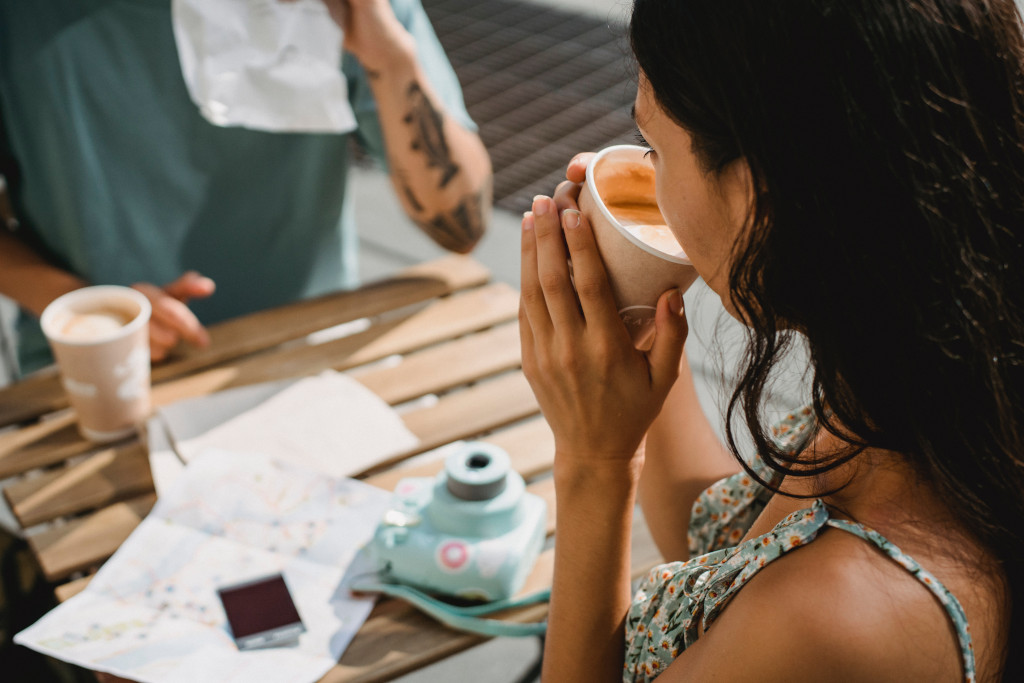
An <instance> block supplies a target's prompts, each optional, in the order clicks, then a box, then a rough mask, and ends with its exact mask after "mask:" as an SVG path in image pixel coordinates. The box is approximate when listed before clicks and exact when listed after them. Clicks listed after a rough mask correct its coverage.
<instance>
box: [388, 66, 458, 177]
mask: <svg viewBox="0 0 1024 683" xmlns="http://www.w3.org/2000/svg"><path fill="white" fill-rule="evenodd" d="M407 95H408V97H409V113H408V114H406V115H405V118H404V119H402V120H403V121H405V123H407V124H409V125H410V126H412V127H413V139H412V148H413V149H414V150H416V151H421V152H423V153H424V154H425V155H426V157H427V166H428V167H429V168H439V169H440V170H441V184H440V185H439V187H445V186H446V185H447V184H448V183H449V182H451V179H452V178H454V177H455V175H456V174H457V173H458V172H459V166H458V164H456V163H455V162H454V161H452V155H451V151H450V150H449V149H448V141H447V140H445V137H444V119H443V118H442V117H441V112H439V111H438V110H437V109H435V108H434V105H433V104H432V103H431V102H430V100H429V99H428V98H427V95H426V93H424V92H423V90H422V88H420V86H419V84H418V83H412V84H411V85H410V86H409V89H408V91H407Z"/></svg>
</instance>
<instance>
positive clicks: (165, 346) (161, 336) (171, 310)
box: [132, 270, 216, 362]
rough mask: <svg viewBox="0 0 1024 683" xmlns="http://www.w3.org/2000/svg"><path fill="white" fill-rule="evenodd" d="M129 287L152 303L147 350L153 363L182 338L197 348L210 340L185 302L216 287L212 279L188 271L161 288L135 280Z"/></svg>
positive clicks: (198, 297) (202, 297)
mask: <svg viewBox="0 0 1024 683" xmlns="http://www.w3.org/2000/svg"><path fill="white" fill-rule="evenodd" d="M132 288H133V289H136V290H138V291H140V292H142V293H143V294H145V295H146V298H147V299H149V303H150V304H152V306H153V314H152V316H151V317H150V320H149V352H150V358H151V359H152V360H153V361H154V362H156V361H161V360H163V359H165V358H166V357H167V354H168V353H170V351H171V350H172V349H173V348H174V347H175V346H177V345H178V343H179V342H181V341H185V342H188V343H189V344H192V345H193V346H198V347H204V346H206V345H208V344H209V343H210V335H209V334H208V333H207V331H206V328H205V327H203V326H202V324H201V323H200V322H199V319H198V318H196V316H195V314H194V313H193V312H192V311H191V310H189V307H188V302H189V301H191V300H192V299H205V298H206V297H208V296H210V295H211V294H213V292H214V289H215V288H216V287H215V285H214V283H213V280H211V279H210V278H208V277H204V276H202V275H200V274H199V273H197V272H195V271H192V270H190V271H188V272H187V273H185V274H183V275H182V276H181V277H179V278H178V279H177V280H175V281H174V282H171V283H169V284H166V285H164V286H163V287H158V286H156V285H153V284H150V283H148V282H138V283H136V284H134V285H132Z"/></svg>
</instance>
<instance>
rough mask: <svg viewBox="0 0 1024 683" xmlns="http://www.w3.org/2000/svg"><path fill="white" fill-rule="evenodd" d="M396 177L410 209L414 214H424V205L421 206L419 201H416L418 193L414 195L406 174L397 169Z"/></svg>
mask: <svg viewBox="0 0 1024 683" xmlns="http://www.w3.org/2000/svg"><path fill="white" fill-rule="evenodd" d="M395 175H396V177H397V182H398V187H400V188H401V190H402V194H403V195H405V199H406V201H407V202H409V208H411V209H412V210H413V212H414V213H423V211H424V208H423V205H422V204H420V201H419V200H418V199H416V193H414V192H413V191H412V187H410V186H409V181H408V180H406V175H407V174H406V172H405V171H402V170H397V169H396V171H395Z"/></svg>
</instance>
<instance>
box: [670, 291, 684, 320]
mask: <svg viewBox="0 0 1024 683" xmlns="http://www.w3.org/2000/svg"><path fill="white" fill-rule="evenodd" d="M668 303H669V306H670V307H671V308H672V312H673V313H675V314H676V315H679V316H681V315H683V290H681V289H679V288H678V287H676V291H674V292H672V294H671V295H670V296H669V300H668Z"/></svg>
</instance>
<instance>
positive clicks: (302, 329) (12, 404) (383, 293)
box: [0, 256, 490, 427]
mask: <svg viewBox="0 0 1024 683" xmlns="http://www.w3.org/2000/svg"><path fill="white" fill-rule="evenodd" d="M489 278H490V274H489V272H488V271H487V269H486V268H485V267H484V266H482V265H480V264H479V263H477V262H476V261H474V260H473V259H471V258H469V257H465V256H449V257H445V258H441V259H438V260H436V261H431V262H429V263H425V264H420V265H417V266H413V267H411V268H408V269H405V270H403V271H402V272H401V273H400V274H399V275H397V276H395V277H394V278H389V279H387V280H384V281H381V282H378V283H372V284H369V285H367V286H366V287H365V288H361V289H359V290H353V291H344V292H335V293H331V294H327V295H324V296H321V297H317V298H314V299H308V300H305V301H301V302H298V303H294V304H290V305H287V306H281V307H278V308H273V309H269V310H265V311H259V312H256V313H252V314H250V315H245V316H241V317H239V318H234V319H232V320H227V321H225V322H222V323H217V324H215V325H211V326H210V327H209V332H210V339H211V344H210V346H209V347H207V348H205V349H193V348H190V347H181V349H180V351H178V352H177V353H180V356H178V357H177V358H176V359H174V360H172V361H169V362H167V363H164V364H162V365H158V366H157V367H156V368H154V370H153V382H154V384H156V383H159V382H161V381H163V380H166V379H169V378H172V377H177V376H180V375H183V374H185V373H188V372H192V371H195V370H197V369H200V368H204V367H209V366H211V365H214V364H217V363H221V362H224V361H227V360H230V359H233V358H239V357H242V356H245V355H248V354H250V353H254V352H256V351H259V350H262V349H267V348H270V347H272V346H275V345H277V344H281V343H284V342H286V341H289V340H292V339H297V338H300V337H302V336H305V335H307V334H310V333H312V332H316V331H318V330H322V329H325V328H328V327H332V326H334V325H339V324H341V323H345V322H349V321H351V320H357V319H359V318H364V317H368V316H374V315H379V314H380V313H383V312H385V311H389V310H393V309H397V308H400V307H402V306H406V305H410V304H414V303H417V302H421V301H426V300H428V299H431V298H433V297H437V296H442V295H444V294H448V293H450V292H453V291H456V290H459V289H464V288H467V287H474V286H478V285H482V284H484V283H486V282H487V280H488V279H489ZM67 405H68V403H67V397H66V396H65V394H64V391H63V389H62V388H61V385H60V381H59V377H58V376H57V374H56V373H53V372H49V373H43V374H40V375H37V376H33V377H29V378H26V379H25V380H23V381H21V382H18V383H16V384H14V385H12V386H10V387H7V388H5V389H4V391H3V393H2V394H0V427H2V426H6V425H10V424H15V423H18V422H24V421H27V420H30V419H32V418H35V417H38V416H39V415H43V414H44V413H48V412H51V411H54V410H57V409H60V408H63V407H66V406H67Z"/></svg>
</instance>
